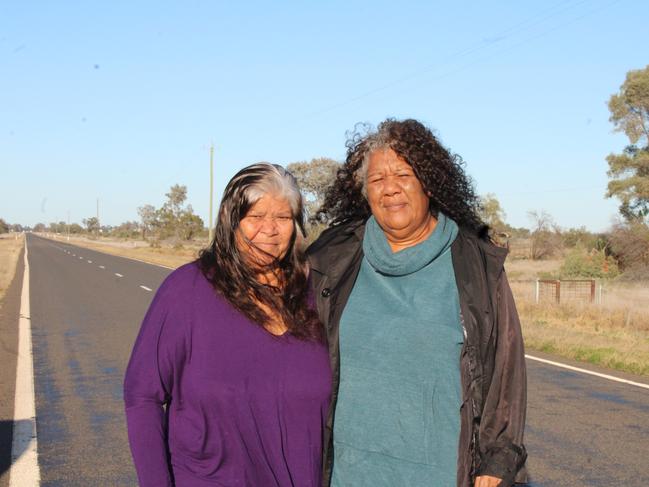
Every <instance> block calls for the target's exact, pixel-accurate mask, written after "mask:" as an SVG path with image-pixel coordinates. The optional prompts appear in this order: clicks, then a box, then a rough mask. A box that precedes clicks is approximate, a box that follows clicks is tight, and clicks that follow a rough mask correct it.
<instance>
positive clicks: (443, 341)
mask: <svg viewBox="0 0 649 487" xmlns="http://www.w3.org/2000/svg"><path fill="white" fill-rule="evenodd" d="M477 208H478V199H477V196H476V195H475V193H474V190H473V187H472V185H471V183H470V181H469V179H468V178H467V177H466V175H465V173H464V171H463V169H462V166H461V160H460V159H459V157H457V156H454V155H452V154H451V153H449V152H448V151H447V150H446V149H445V148H444V147H443V146H442V145H441V144H440V143H439V141H438V140H437V139H436V138H435V137H434V135H433V134H432V133H431V132H430V130H429V129H427V128H426V127H425V126H423V125H422V124H421V123H420V122H418V121H415V120H404V121H395V120H386V121H385V122H383V123H381V124H380V125H379V127H378V130H377V131H376V132H371V133H369V134H367V135H364V136H356V137H354V138H352V140H351V141H350V143H349V144H348V155H347V160H346V163H345V164H344V165H343V167H342V168H341V169H340V170H339V172H338V175H337V178H336V181H335V184H334V185H333V186H332V188H330V190H329V192H328V193H327V197H326V200H325V203H324V205H323V207H322V208H321V209H320V212H319V214H318V216H319V218H320V219H325V220H327V221H329V222H330V223H331V228H329V229H328V230H326V231H325V232H324V233H323V234H322V235H321V236H320V238H319V239H318V240H317V241H316V242H315V243H314V244H313V245H312V246H311V247H310V249H309V251H308V253H309V259H310V263H311V270H312V272H311V276H312V282H313V285H314V288H315V292H316V298H317V304H318V312H319V314H320V319H321V320H322V321H323V323H324V324H325V326H326V329H327V334H328V338H329V352H330V358H331V363H332V369H333V372H334V391H333V395H332V407H331V410H330V414H329V420H328V425H327V426H328V430H327V438H326V441H325V453H324V455H325V459H324V460H325V461H324V476H325V485H332V486H335V487H339V486H346V485H354V486H361V485H372V486H381V485H384V486H391V485H413V486H414V485H417V486H419V485H431V486H453V485H457V486H459V487H469V486H471V487H474V486H477V487H495V486H510V485H512V484H513V483H514V482H515V481H516V480H519V481H521V480H524V477H525V474H524V463H525V458H526V453H525V448H524V446H523V429H524V423H525V407H526V374H525V359H524V352H523V343H522V337H521V331H520V323H519V320H518V315H517V312H516V308H515V305H514V301H513V297H512V294H511V290H510V288H509V285H508V283H507V279H506V277H505V272H504V268H503V264H504V260H505V256H506V250H505V249H502V248H499V247H496V246H495V245H493V244H492V243H491V242H490V241H489V239H488V236H487V231H488V228H487V227H486V226H485V225H484V224H483V223H482V221H481V220H480V218H479V216H478V215H477ZM334 418H335V421H334Z"/></svg>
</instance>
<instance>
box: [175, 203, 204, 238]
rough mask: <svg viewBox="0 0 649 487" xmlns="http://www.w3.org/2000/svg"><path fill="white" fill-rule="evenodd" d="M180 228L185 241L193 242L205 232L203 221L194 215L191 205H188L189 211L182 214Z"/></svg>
mask: <svg viewBox="0 0 649 487" xmlns="http://www.w3.org/2000/svg"><path fill="white" fill-rule="evenodd" d="M178 226H179V229H180V232H179V233H180V236H181V238H182V239H183V240H191V239H192V238H194V236H196V235H197V234H198V233H199V232H200V231H201V230H203V219H202V218H201V217H200V216H198V215H196V214H194V210H193V209H192V207H191V205H188V206H187V209H186V210H185V211H183V212H182V213H181V214H180V218H179V220H178Z"/></svg>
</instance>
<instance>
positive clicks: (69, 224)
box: [68, 210, 70, 242]
mask: <svg viewBox="0 0 649 487" xmlns="http://www.w3.org/2000/svg"><path fill="white" fill-rule="evenodd" d="M69 241H70V210H68V242H69Z"/></svg>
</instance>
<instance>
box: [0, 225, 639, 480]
mask: <svg viewBox="0 0 649 487" xmlns="http://www.w3.org/2000/svg"><path fill="white" fill-rule="evenodd" d="M28 246H29V263H30V271H31V279H30V281H31V316H32V330H33V341H34V371H35V372H34V374H35V388H36V414H37V428H38V449H39V464H40V467H41V477H42V485H44V486H62V485H65V486H95V485H98V486H118V485H135V484H136V479H135V474H134V470H133V468H132V466H131V460H130V453H129V450H128V445H127V440H126V431H125V427H124V420H123V405H122V378H123V374H124V369H125V367H126V363H127V360H128V356H129V354H130V349H131V346H132V343H133V341H134V339H135V335H136V333H137V330H138V327H139V323H140V321H141V319H142V316H143V315H144V312H145V311H146V308H147V306H148V305H149V303H150V301H151V298H152V297H153V292H154V291H155V289H156V288H157V287H158V286H159V284H160V283H161V282H162V280H163V279H164V277H165V276H166V275H167V274H168V273H169V270H167V269H163V268H160V267H156V266H151V265H147V264H143V263H140V262H135V261H131V260H128V259H122V258H119V257H113V256H109V255H106V254H101V253H98V252H94V251H91V250H86V249H82V248H79V247H74V246H71V245H67V244H65V243H61V242H52V241H49V240H44V239H41V238H38V237H36V236H33V235H29V236H28ZM89 261H90V262H89ZM102 266H103V267H102ZM117 274H119V275H117ZM142 286H144V287H146V288H148V289H151V290H152V291H148V290H146V289H145V288H143V287H142ZM16 294H18V293H16V292H13V293H11V292H10V293H9V294H8V299H9V300H11V302H12V303H13V302H14V301H15V299H16V296H15V295H16ZM14 308H15V303H14V305H13V308H11V306H10V307H9V308H6V309H14ZM2 316H3V315H2V314H0V318H2ZM2 319H4V321H0V329H1V330H5V329H9V328H10V327H9V326H8V325H7V318H6V313H5V316H4V318H2ZM3 337H8V339H7V340H3V350H2V352H1V353H2V362H3V364H5V363H8V362H12V360H5V358H9V359H11V358H13V355H12V354H11V350H10V349H11V347H12V346H14V343H15V338H14V337H13V335H11V334H10V333H9V332H7V333H6V334H5V332H4V331H3ZM5 345H6V346H5ZM7 347H8V348H7ZM8 370H13V371H14V372H13V373H15V363H14V364H13V366H11V365H10V366H8V367H6V368H4V371H5V372H4V373H3V374H0V387H2V390H0V393H1V394H7V395H8V396H9V397H11V394H12V392H11V391H10V390H9V389H10V388H11V387H13V386H12V384H13V379H12V378H11V373H7V372H6V371H8ZM528 375H529V408H528V427H527V433H526V440H527V446H528V450H529V456H530V459H529V462H528V464H529V469H530V472H531V475H532V480H531V482H530V486H534V487H541V486H542V487H545V486H589V487H598V486H608V485H615V486H618V485H620V486H621V485H624V486H626V487H628V486H636V485H637V486H640V485H645V484H646V483H647V479H649V466H648V464H649V462H648V461H647V458H649V447H647V446H646V444H647V442H648V441H649V391H648V390H646V389H640V388H635V387H632V386H628V385H623V384H619V383H615V382H611V381H607V380H604V379H601V378H596V377H591V376H586V375H583V374H579V373H575V372H570V371H565V370H562V369H558V368H556V367H553V366H550V365H544V364H539V363H537V362H532V361H528ZM5 376H6V377H8V378H7V379H6V380H4V379H3V377H5ZM634 379H635V380H639V381H643V379H637V378H634ZM644 382H649V381H648V380H646V379H644ZM0 406H2V402H0ZM9 409H10V408H9ZM7 410H8V407H0V413H1V414H3V415H6V414H8V413H7ZM10 417H11V416H9V417H8V418H5V417H2V418H0V420H4V423H6V420H7V419H9V418H10ZM4 423H3V422H0V426H2V424H4ZM6 429H7V428H4V429H3V428H0V435H3V436H2V437H0V440H1V442H2V444H3V445H6V444H7V443H6V441H7V439H6V438H5V436H4V435H6ZM3 432H4V433H3ZM8 441H10V439H9V440H8ZM2 454H3V449H2V448H0V456H2ZM3 462H4V463H3ZM4 464H6V461H5V460H4V459H3V458H0V466H2V465H4ZM4 485H6V475H2V471H0V487H4Z"/></svg>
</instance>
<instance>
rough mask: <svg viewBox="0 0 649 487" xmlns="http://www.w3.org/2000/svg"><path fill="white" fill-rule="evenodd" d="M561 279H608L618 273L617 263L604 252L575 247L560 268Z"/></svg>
mask: <svg viewBox="0 0 649 487" xmlns="http://www.w3.org/2000/svg"><path fill="white" fill-rule="evenodd" d="M559 273H560V275H561V277H564V278H566V277H575V278H576V277H587V278H591V279H609V278H613V277H617V276H618V274H619V273H620V271H619V268H618V265H617V262H616V261H615V259H614V258H613V257H612V256H607V255H606V253H605V252H604V250H597V249H592V250H590V251H588V250H586V248H584V247H582V246H577V247H575V248H574V249H572V250H571V251H570V252H568V254H567V255H566V257H565V259H564V261H563V264H562V265H561V268H560V269H559Z"/></svg>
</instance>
